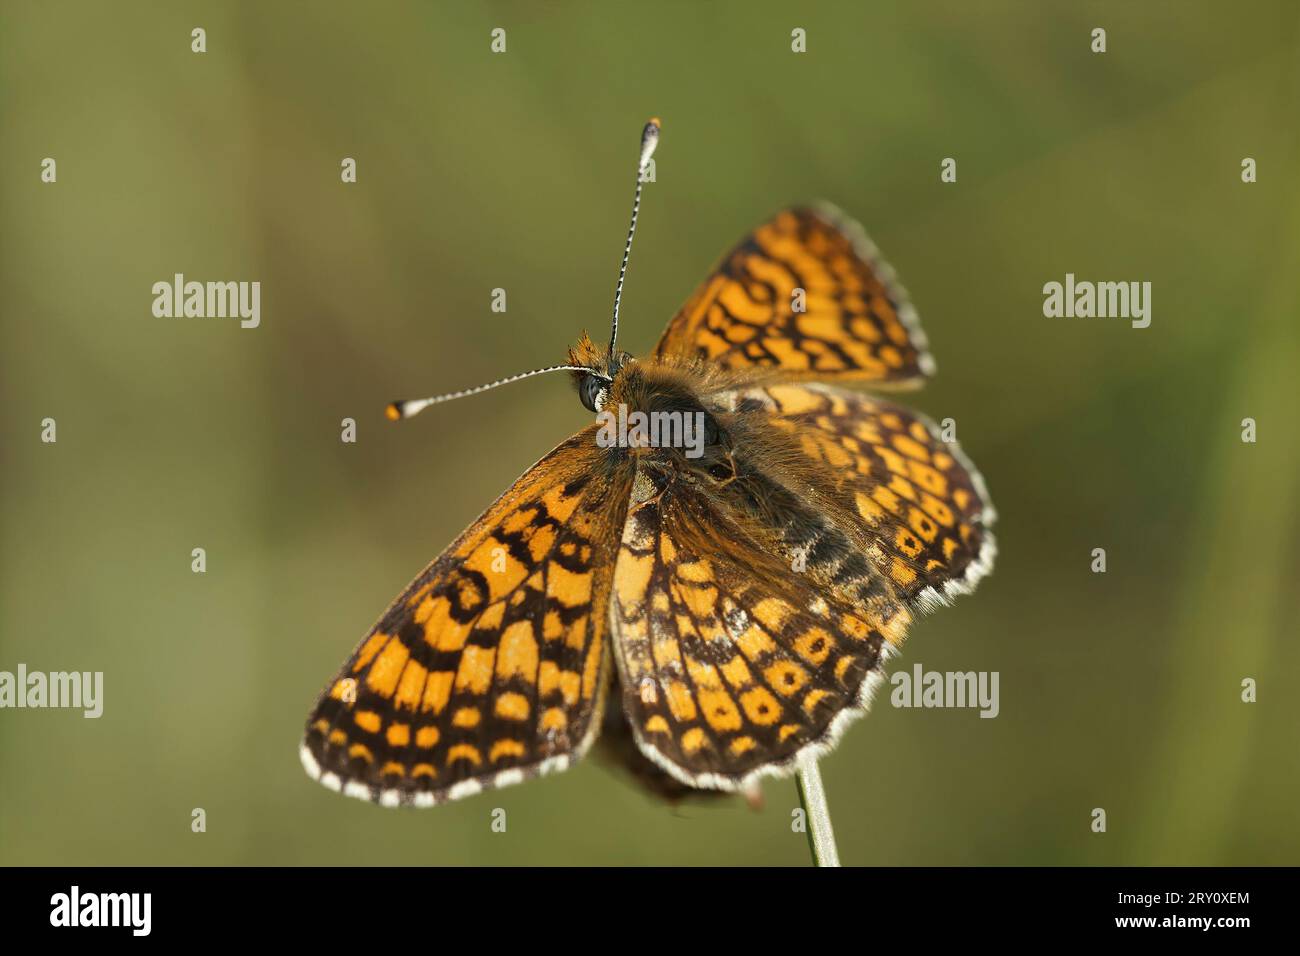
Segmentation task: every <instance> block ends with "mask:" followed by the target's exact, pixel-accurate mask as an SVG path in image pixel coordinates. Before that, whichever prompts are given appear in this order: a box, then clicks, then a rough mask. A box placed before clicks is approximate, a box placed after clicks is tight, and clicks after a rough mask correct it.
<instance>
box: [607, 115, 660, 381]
mask: <svg viewBox="0 0 1300 956" xmlns="http://www.w3.org/2000/svg"><path fill="white" fill-rule="evenodd" d="M658 145H659V117H657V116H656V117H652V118H651V120H650V122H648V123H646V124H645V129H643V130H642V131H641V159H640V160H639V161H638V162H637V164H636V195H634V196H633V197H632V224H631V225H630V226H628V227H627V245H625V246H624V247H623V264H622V265H621V266H619V269H618V285H616V286H615V287H614V328H613V329H612V330H611V331H610V333H609V354H610V355H613V354H614V343H615V342H617V341H618V305H619V302H621V301H622V299H623V280H624V278H626V276H627V260H628V256H630V255H631V254H632V237H633V236H634V235H635V234H636V215H637V213H638V212H639V211H640V209H641V187H642V185H643V184H644V179H643V177H644V176H645V171H646V166H647V165H649V163H650V157H651V156H653V155H654V151H655V147H656V146H658Z"/></svg>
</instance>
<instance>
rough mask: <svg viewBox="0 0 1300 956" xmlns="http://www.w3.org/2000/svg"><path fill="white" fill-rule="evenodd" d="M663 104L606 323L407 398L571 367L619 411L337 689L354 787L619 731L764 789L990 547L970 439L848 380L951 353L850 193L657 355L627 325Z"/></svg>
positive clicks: (845, 715)
mask: <svg viewBox="0 0 1300 956" xmlns="http://www.w3.org/2000/svg"><path fill="white" fill-rule="evenodd" d="M659 129H660V127H659V123H658V121H655V120H652V121H651V122H650V123H649V124H647V125H646V127H645V130H644V132H643V134H642V141H641V153H640V158H639V162H638V166H637V183H636V194H635V198H634V201H633V207H632V222H631V227H630V228H629V230H628V236H627V243H626V246H625V248H624V254H623V263H622V267H621V269H620V272H619V280H618V285H617V287H616V291H615V301H614V322H613V331H612V333H611V336H610V342H609V345H608V347H601V346H598V345H597V344H596V343H594V342H593V341H592V340H591V338H590V337H589V336H588V335H587V334H586V333H583V335H582V337H581V339H580V340H579V342H578V344H577V345H576V346H575V347H573V348H572V349H570V350H569V357H568V361H567V362H566V363H564V364H562V365H558V366H551V367H549V368H546V369H538V370H535V371H533V372H526V373H522V374H520V375H516V376H511V377H509V378H507V379H502V380H500V381H498V382H494V383H490V384H489V385H483V386H478V387H477V388H473V389H466V390H464V391H461V392H453V393H450V394H448V395H442V396H435V397H433V398H429V399H419V400H408V401H403V402H395V403H393V404H392V405H390V406H389V407H388V410H387V414H388V417H390V418H393V419H404V418H409V417H411V416H412V415H414V414H416V413H418V412H419V411H421V410H423V409H424V408H426V407H428V406H429V405H431V404H436V403H438V402H441V401H446V400H449V399H452V398H460V397H463V396H465V395H470V394H475V393H476V392H479V391H482V390H484V389H486V388H492V387H496V386H497V385H501V384H505V383H506V382H510V381H516V380H518V379H520V378H525V377H528V376H531V375H536V374H541V373H543V372H550V371H567V372H569V373H570V374H571V376H572V378H573V381H574V383H575V386H576V388H577V392H578V396H579V399H580V400H581V402H582V404H583V405H584V406H585V407H586V408H587V410H588V411H589V412H593V413H596V414H597V420H596V421H595V422H593V423H592V424H590V425H588V426H587V427H585V428H583V429H582V430H581V431H579V432H578V433H577V434H576V435H574V436H573V437H571V438H569V439H567V440H566V441H564V442H561V443H560V444H559V445H558V446H557V447H556V448H555V449H554V450H553V451H551V452H550V453H549V454H547V455H546V456H545V457H543V458H542V459H541V460H540V461H538V462H537V463H536V464H535V465H533V466H532V467H531V468H529V469H528V470H527V471H526V472H525V473H524V474H523V476H522V477H520V478H519V479H518V480H517V481H516V482H515V483H514V485H513V486H511V487H510V489H509V490H507V491H506V492H505V494H503V495H502V496H501V497H500V498H498V499H497V501H496V502H495V503H493V504H492V505H491V506H490V507H489V508H488V509H487V510H486V511H485V512H484V513H483V514H482V515H481V516H480V517H479V518H478V519H477V520H476V521H475V522H474V523H473V524H471V525H470V527H469V528H468V529H467V530H466V531H465V532H464V533H463V534H461V536H460V537H459V538H457V539H456V540H455V541H454V542H452V544H451V545H450V547H448V548H447V550H446V551H444V552H443V553H442V554H441V555H440V556H439V557H438V558H437V559H436V560H434V562H433V563H432V564H430V565H429V566H428V567H427V568H426V569H425V570H424V571H422V572H421V573H420V574H419V575H418V576H417V577H416V578H415V580H414V581H412V582H411V584H410V585H409V586H408V587H407V588H406V589H405V590H404V591H403V592H402V593H401V594H400V595H399V596H398V597H397V599H396V600H395V601H394V602H393V604H392V606H391V607H389V608H388V610H387V611H385V612H384V614H383V616H382V617H381V618H380V619H379V621H378V623H376V624H375V626H374V627H373V628H371V630H370V632H369V633H368V634H367V635H366V636H365V638H364V639H363V640H362V641H361V643H360V644H359V645H358V646H357V648H356V650H355V651H354V652H353V653H352V655H351V656H350V657H349V658H348V659H347V661H346V662H345V663H344V665H343V667H342V669H341V670H340V671H339V672H338V674H337V676H336V677H335V678H334V679H333V680H332V681H330V682H329V684H328V685H327V686H326V687H325V689H324V691H323V692H322V694H321V696H320V698H319V700H318V702H317V704H316V707H315V709H314V710H313V711H312V714H311V716H310V717H309V718H308V721H307V728H306V733H305V736H304V739H303V742H302V745H301V750H300V752H301V757H302V762H303V764H304V766H305V767H306V769H307V771H308V773H309V774H310V775H311V776H312V777H314V778H316V779H317V780H319V781H320V782H321V783H323V784H325V785H326V786H328V787H330V788H332V789H334V790H339V791H342V792H343V793H345V794H348V795H351V796H355V797H361V798H364V799H367V800H371V801H375V802H377V803H380V804H382V805H385V806H399V805H402V806H431V805H434V804H438V803H442V802H444V801H447V800H452V799H456V798H459V797H463V796H467V795H470V794H474V793H478V792H480V791H482V790H486V789H490V788H496V787H502V786H506V785H508V784H513V783H518V782H520V781H523V780H526V779H529V778H532V777H536V776H538V775H540V774H544V773H547V772H551V771H558V770H563V769H565V768H567V767H569V766H570V765H572V764H573V762H574V761H576V760H578V759H579V758H580V757H582V756H583V755H584V754H585V753H586V752H587V751H588V749H589V748H590V747H591V746H592V743H593V742H594V741H595V740H596V738H597V737H598V736H600V735H601V732H602V728H603V729H604V737H605V739H606V740H607V741H609V743H610V746H611V749H612V750H614V751H615V752H617V753H620V754H621V755H622V756H623V757H624V758H625V759H627V760H629V761H630V762H631V769H632V770H633V771H634V772H635V773H636V774H637V776H638V777H639V778H640V779H642V780H645V781H647V782H649V783H650V784H651V786H652V787H653V788H654V789H656V790H657V791H659V792H661V793H662V794H664V795H668V796H672V795H679V794H681V793H691V792H696V791H720V792H728V791H749V792H751V793H752V791H753V789H754V786H755V783H756V781H757V780H758V779H759V778H760V777H761V776H763V775H767V774H781V773H788V772H791V771H792V770H793V769H794V768H795V766H796V764H797V762H798V761H800V760H802V759H804V758H807V757H810V756H814V755H819V754H821V753H823V752H825V751H826V750H828V749H829V748H831V747H832V746H833V745H834V743H835V742H836V740H837V739H838V738H839V736H840V734H841V733H842V732H843V730H844V728H845V727H846V726H847V724H848V723H849V722H850V721H851V720H853V719H854V718H855V717H857V716H859V715H861V714H862V713H863V712H865V710H866V709H867V706H868V704H869V701H870V698H871V695H872V692H873V691H874V689H875V688H876V687H877V686H879V685H880V683H881V682H882V681H883V679H884V666H885V663H886V661H887V660H888V659H889V657H890V655H891V654H893V653H894V652H895V651H896V650H897V649H898V648H899V646H900V645H901V644H902V642H903V638H904V636H905V634H906V632H907V629H908V627H909V625H910V624H911V622H912V620H913V618H914V617H915V616H916V615H917V614H918V613H922V612H926V611H929V610H932V609H934V608H936V607H938V606H940V605H943V604H946V603H947V602H948V601H949V600H950V599H951V598H953V597H954V596H956V595H959V594H964V593H967V592H969V591H970V590H972V589H973V588H974V586H975V585H976V583H977V582H978V581H979V580H980V579H981V578H982V577H984V576H985V575H987V574H988V573H989V572H990V571H991V569H992V564H993V558H994V554H995V545H994V539H993V535H992V533H991V532H990V527H991V525H992V524H993V521H994V517H995V515H994V509H993V505H992V504H991V502H990V500H989V496H988V493H987V491H986V489H985V487H984V483H983V481H982V479H981V478H980V476H979V473H978V472H977V471H976V470H975V469H974V467H973V466H972V465H971V463H970V461H969V460H967V458H966V457H965V456H964V455H963V454H962V452H961V450H960V448H958V447H957V445H956V444H955V443H954V442H948V441H944V440H942V438H941V435H940V432H939V431H938V429H937V428H936V426H935V425H934V424H933V423H931V422H930V421H929V420H928V419H926V418H925V417H923V416H922V415H920V414H918V413H917V412H914V411H911V410H909V409H907V408H905V407H903V406H901V405H898V404H895V403H893V402H891V401H888V400H886V399H884V398H878V397H873V396H872V395H868V394H866V393H864V392H861V391H858V390H855V389H853V388H850V387H849V386H855V385H869V386H873V387H875V388H876V389H896V388H907V387H915V386H918V385H919V384H921V383H922V382H923V381H924V380H925V379H926V378H927V377H928V376H930V375H932V374H933V372H934V361H933V359H932V358H931V356H930V353H929V350H928V346H927V342H926V339H925V336H924V334H923V333H922V331H921V327H920V324H919V322H918V319H917V316H916V313H915V311H914V309H913V307H912V305H911V303H910V301H909V299H908V296H907V294H906V292H905V291H904V290H903V288H902V286H900V285H899V284H898V282H897V281H896V280H895V278H894V275H893V271H892V270H891V269H890V267H889V266H888V265H886V264H885V263H884V262H883V261H882V260H881V259H880V257H879V255H878V254H877V251H876V249H875V248H874V246H873V245H872V244H871V243H870V241H869V240H868V239H867V237H866V235H865V234H864V233H863V231H862V230H861V228H860V227H859V226H857V225H856V224H854V223H853V222H851V221H849V220H848V219H847V218H845V217H844V216H843V215H842V214H841V213H839V212H838V211H836V210H835V209H834V208H832V207H830V206H825V205H823V206H817V207H810V208H791V209H786V210H784V211H782V212H780V213H778V214H777V215H776V216H775V217H774V218H772V219H771V220H769V221H768V222H766V223H764V224H763V225H761V226H759V227H758V228H757V229H756V230H754V231H753V232H752V233H751V234H750V235H749V236H747V237H746V238H745V239H744V240H743V241H742V242H741V243H740V244H739V245H738V246H736V247H735V248H734V249H732V250H731V251H730V252H729V253H728V254H727V255H726V256H725V257H724V258H723V260H722V262H721V263H720V264H719V265H718V267H717V268H716V269H715V270H714V271H713V273H712V274H711V275H710V276H709V277H708V278H707V279H706V280H705V281H704V283H703V284H702V285H701V286H700V287H699V288H698V289H697V290H696V292H695V293H694V295H692V296H691V297H690V299H689V300H688V301H687V302H686V304H685V305H684V306H683V307H682V309H681V310H680V311H679V312H678V313H677V314H676V315H675V316H674V317H673V319H672V321H671V322H669V323H668V327H667V329H666V330H665V331H664V333H663V336H662V337H661V338H660V340H659V342H658V344H657V345H656V346H655V348H654V351H653V352H652V353H651V354H650V355H649V356H648V357H646V358H643V359H635V358H633V357H632V356H630V355H629V354H628V353H626V352H624V351H621V350H619V349H618V348H617V344H616V343H617V334H618V313H619V301H620V298H621V294H622V289H623V282H624V277H625V275H626V271H627V262H628V255H629V253H630V250H631V245H632V237H633V235H634V233H635V229H636V221H637V215H638V211H639V208H640V200H641V190H642V185H643V182H644V181H645V172H646V169H647V168H648V163H649V159H650V156H651V155H652V153H653V151H654V148H655V145H656V144H657V142H658V137H659ZM637 414H639V415H640V416H641V418H640V420H639V422H638V426H639V427H630V428H628V427H624V426H623V425H620V426H619V427H614V426H615V423H617V422H622V423H626V422H628V421H631V420H633V419H636V416H637ZM656 416H657V417H656ZM646 421H649V422H651V424H652V425H653V423H654V422H662V423H664V424H665V427H664V428H663V429H655V428H653V427H650V428H647V427H646V426H645V425H644V422H646ZM691 426H693V427H691ZM665 437H666V438H667V440H664V439H665Z"/></svg>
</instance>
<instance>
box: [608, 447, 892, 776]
mask: <svg viewBox="0 0 1300 956" xmlns="http://www.w3.org/2000/svg"><path fill="white" fill-rule="evenodd" d="M746 520H748V519H747V518H746V517H744V507H743V505H742V506H739V507H737V506H736V503H735V502H731V503H728V502H726V501H725V499H724V497H720V496H718V495H715V494H713V492H712V491H711V490H709V489H706V488H705V487H703V486H701V485H700V484H699V483H697V482H695V481H692V480H687V479H684V478H683V477H682V476H681V474H680V473H677V474H674V473H673V472H672V471H671V470H659V469H655V468H654V467H653V466H649V467H642V469H641V470H640V471H639V472H638V475H637V480H636V486H635V490H634V492H633V502H632V505H631V508H630V509H629V512H628V517H627V522H626V525H625V527H624V531H623V539H622V543H621V547H620V551H619V557H618V564H617V566H616V570H615V584H614V592H613V597H612V600H611V603H610V615H611V630H612V633H613V634H614V647H613V651H614V654H615V656H616V660H617V662H618V668H619V679H620V683H621V686H622V693H623V708H624V713H625V716H626V718H627V720H628V722H629V724H630V726H631V730H632V733H633V735H634V737H635V739H636V741H637V744H638V746H639V747H640V748H641V751H642V753H643V754H645V756H647V757H648V758H650V759H651V760H652V761H653V762H654V763H655V764H656V765H658V766H659V767H661V768H663V769H664V770H666V771H667V772H668V773H669V774H670V775H672V776H673V777H674V778H675V779H677V780H679V781H681V782H683V783H685V784H687V785H689V786H692V787H705V788H715V789H724V790H735V789H742V788H744V787H746V786H747V785H748V783H749V782H750V781H751V780H753V779H754V778H755V777H757V776H759V775H762V774H766V773H774V772H782V771H784V770H788V769H789V768H790V767H792V766H793V762H794V760H795V758H796V757H797V755H798V754H799V753H800V752H801V751H802V750H804V749H805V748H808V747H813V748H822V747H828V746H829V745H830V744H832V743H833V742H834V739H835V736H836V735H837V734H838V732H839V730H840V729H841V728H842V727H843V725H844V724H845V723H846V722H847V720H848V719H849V718H850V717H852V716H853V715H856V714H859V713H861V712H862V710H863V709H864V708H865V707H866V704H867V701H868V698H869V695H870V692H871V690H872V688H873V687H874V685H875V684H876V683H877V682H878V680H879V678H880V675H881V665H882V664H883V661H884V659H885V657H886V655H887V654H888V652H889V650H890V645H891V642H895V641H898V640H901V637H902V633H903V630H904V629H905V627H906V624H907V621H908V620H909V616H908V613H907V611H906V609H905V608H903V607H902V606H901V605H900V604H899V603H898V602H896V601H894V600H892V597H891V595H890V594H889V588H888V585H887V583H885V582H883V581H879V580H877V581H874V582H871V583H870V585H868V586H867V587H866V590H868V591H871V592H872V593H873V596H872V597H869V598H868V597H864V598H863V599H862V600H860V601H850V600H847V599H845V597H843V596H842V595H840V594H836V593H834V592H833V591H828V590H825V589H823V588H821V587H819V586H818V584H817V582H816V580H815V579H814V577H812V576H803V575H800V574H796V573H792V572H791V570H790V568H789V567H788V566H787V565H786V564H785V563H784V561H783V560H782V559H779V558H777V557H776V556H775V555H774V554H773V552H772V551H771V550H769V549H767V548H766V547H765V544H764V542H763V540H761V539H760V537H758V536H756V535H755V534H753V533H751V530H750V529H747V528H746V526H745V522H746ZM754 530H757V528H755V529H754Z"/></svg>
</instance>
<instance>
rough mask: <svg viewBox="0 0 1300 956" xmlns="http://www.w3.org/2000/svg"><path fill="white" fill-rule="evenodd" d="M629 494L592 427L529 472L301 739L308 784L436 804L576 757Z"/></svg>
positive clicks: (594, 719) (586, 728) (598, 684)
mask: <svg viewBox="0 0 1300 956" xmlns="http://www.w3.org/2000/svg"><path fill="white" fill-rule="evenodd" d="M629 486H630V472H628V473H624V472H620V471H619V470H618V469H617V468H616V467H614V466H613V465H612V464H611V462H610V459H609V458H608V456H607V455H606V454H605V450H604V449H601V448H598V447H597V445H596V443H595V440H594V429H593V428H588V429H586V430H584V431H583V432H580V433H579V434H578V435H575V436H574V437H573V438H571V439H569V440H568V441H566V442H564V443H563V444H561V445H560V446H559V447H557V448H556V449H555V450H554V451H552V452H551V453H550V454H548V455H547V456H546V457H545V458H543V459H542V460H541V461H540V462H538V463H537V464H536V465H535V466H533V468H532V469H530V470H529V471H528V472H527V473H526V474H525V475H524V476H523V477H522V478H520V479H519V480H518V481H517V482H516V483H515V485H514V486H513V487H512V488H511V489H510V490H509V491H507V492H506V494H505V495H503V496H502V497H501V498H500V499H499V500H498V501H497V502H496V504H494V505H493V506H492V507H491V508H489V509H488V511H487V512H485V513H484V514H483V516H482V517H480V518H479V519H478V520H477V521H476V522H475V523H474V524H473V525H472V526H471V527H470V528H469V529H468V530H467V531H466V532H465V533H464V534H463V535H462V536H461V537H460V538H459V539H458V540H457V541H456V542H455V543H454V544H452V546H451V547H450V548H448V549H447V551H446V552H445V553H444V554H443V555H442V556H441V557H439V558H438V559H437V560H436V561H434V562H433V564H431V565H430V566H429V567H428V568H427V569H426V570H425V571H424V572H423V573H422V574H421V575H420V576H419V577H418V578H416V579H415V581H413V582H412V583H411V584H410V586H408V587H407V589H406V590H405V591H404V592H403V593H402V594H401V596H399V597H398V599H397V600H396V601H395V602H394V603H393V605H392V607H390V608H389V610H388V611H387V613H385V614H384V616H383V618H381V619H380V621H379V623H378V624H376V625H375V627H374V628H373V629H372V630H371V632H370V633H369V634H368V635H367V636H366V638H365V639H364V640H362V642H361V644H360V645H359V646H358V648H357V649H356V651H355V652H354V653H353V655H352V656H351V658H350V659H349V660H348V662H347V663H346V664H345V665H344V667H343V669H342V670H341V671H340V672H339V674H338V676H337V677H336V678H335V679H334V680H333V681H332V682H331V683H330V684H329V685H328V686H327V687H326V689H325V691H324V692H323V693H322V695H321V698H320V700H319V702H318V704H317V706H316V709H315V711H314V712H313V714H312V716H311V718H310V719H309V720H308V725H307V732H306V736H305V738H304V740H303V745H302V754H303V763H304V764H305V765H306V767H307V769H308V771H309V772H310V773H312V774H313V775H314V776H316V777H317V778H318V779H320V780H321V782H322V783H325V784H326V785H327V786H332V787H334V788H336V789H341V790H343V791H344V792H346V793H349V794H351V795H353V796H358V797H363V798H366V799H371V800H376V801H379V802H382V803H385V804H415V805H429V804H433V803H437V802H441V801H442V800H445V799H448V798H452V797H458V796H462V795H465V794H468V793H474V792H477V791H478V790H480V789H483V788H486V787H490V786H501V785H504V784H507V783H513V782H516V781H518V780H521V779H524V778H525V777H527V776H530V775H534V774H536V773H539V772H544V771H546V770H550V769H560V768H562V767H565V766H567V765H568V763H569V762H570V761H571V760H572V759H574V758H575V757H576V756H578V755H580V754H581V753H582V752H583V751H584V750H585V749H586V747H587V746H588V745H589V744H590V742H591V739H592V737H593V735H594V733H595V731H596V729H597V726H598V723H599V709H600V703H601V701H602V700H603V682H604V681H605V679H606V678H607V673H606V666H607V664H606V662H607V657H608V654H607V649H606V646H605V644H606V637H607V635H606V630H607V620H608V615H607V613H606V608H607V605H608V592H609V587H610V580H611V577H612V569H613V553H612V549H613V548H615V547H616V545H617V540H618V535H619V529H620V528H621V525H622V522H623V515H624V513H625V510H626V504H627V500H628V488H629Z"/></svg>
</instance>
